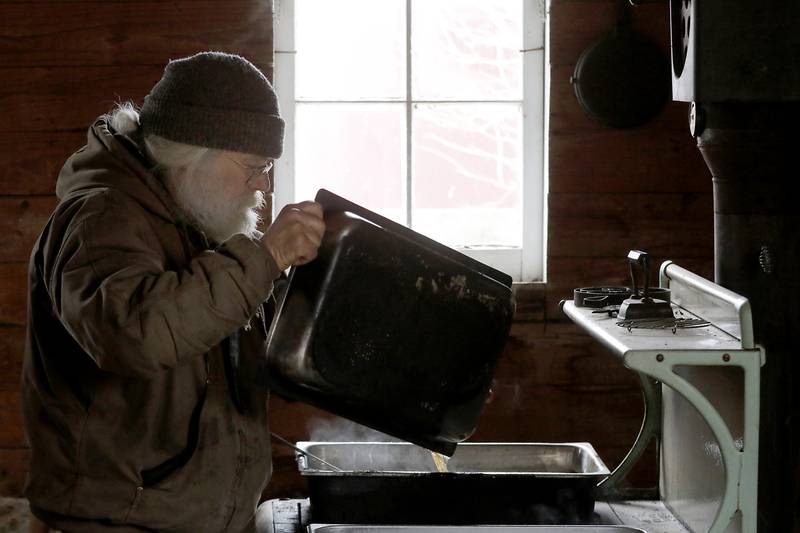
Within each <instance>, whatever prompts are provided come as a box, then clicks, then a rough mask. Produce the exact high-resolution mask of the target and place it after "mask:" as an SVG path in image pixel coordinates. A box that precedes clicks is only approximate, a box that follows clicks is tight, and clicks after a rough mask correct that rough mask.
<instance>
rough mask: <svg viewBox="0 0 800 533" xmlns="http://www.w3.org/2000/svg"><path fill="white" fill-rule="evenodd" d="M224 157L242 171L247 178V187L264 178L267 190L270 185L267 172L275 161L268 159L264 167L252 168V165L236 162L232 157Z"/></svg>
mask: <svg viewBox="0 0 800 533" xmlns="http://www.w3.org/2000/svg"><path fill="white" fill-rule="evenodd" d="M225 157H227V158H228V159H230V160H231V161H233V162H234V163H236V164H237V165H238V166H240V167H241V168H243V169H244V171H245V176H247V184H248V185H252V184H253V183H254V182H255V180H257V179H258V178H264V179H265V180H267V188H269V185H270V183H269V171H270V170H271V169H272V167H273V165H275V161H273V160H272V159H268V160H267V164H266V165H264V166H252V165H245V164H244V163H242V162H240V161H237V160H235V159H234V158H232V157H228V156H227V155H226V156H225Z"/></svg>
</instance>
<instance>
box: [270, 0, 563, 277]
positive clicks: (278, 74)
mask: <svg viewBox="0 0 800 533" xmlns="http://www.w3.org/2000/svg"><path fill="white" fill-rule="evenodd" d="M522 1H523V18H524V22H523V49H522V50H521V53H522V54H523V61H522V64H523V65H522V72H523V89H522V91H523V92H522V94H523V100H522V146H523V163H522V168H523V172H522V179H523V184H522V226H523V227H522V246H521V247H486V248H481V247H468V248H462V247H457V248H456V249H457V250H458V251H459V252H461V253H464V254H466V255H468V256H470V257H472V258H474V259H477V260H478V261H481V262H483V263H486V264H489V265H491V266H493V267H494V268H497V269H499V270H501V271H503V272H506V273H507V274H509V275H511V277H512V278H513V279H514V281H517V282H519V281H524V282H530V281H544V279H545V274H546V272H545V266H546V246H547V239H546V220H547V205H546V202H545V198H546V194H545V188H546V179H545V170H546V168H547V150H546V144H547V143H546V135H545V131H546V128H547V114H546V101H545V94H546V88H547V87H548V86H549V76H548V74H549V73H548V72H547V70H546V68H545V66H546V64H545V58H546V54H545V46H544V44H545V37H546V35H545V33H546V32H545V26H546V25H545V13H544V4H543V3H542V2H540V1H537V0H522ZM411 2H412V0H406V14H407V15H406V21H407V23H406V32H407V33H408V32H409V31H410V29H409V25H408V24H409V21H410V13H411V11H410V9H411ZM294 5H295V0H276V1H275V2H274V8H275V13H274V23H273V49H274V56H275V59H274V82H275V89H276V91H277V93H278V103H279V105H280V109H281V114H282V115H283V117H284V119H285V121H286V129H285V138H284V144H283V157H281V158H280V159H278V160H277V161H276V162H275V167H274V169H273V172H274V187H275V189H274V191H275V193H274V198H273V203H272V206H273V216H274V215H275V214H276V213H278V212H279V211H280V210H281V208H283V206H285V205H286V204H289V203H292V202H295V201H297V199H296V198H295V179H294V154H295V83H294V82H295V56H296V53H297V52H296V49H295V16H294V14H295V10H294ZM407 57H408V56H407ZM407 60H410V58H408V59H407ZM409 70H410V69H409ZM407 76H408V73H407ZM407 100H408V95H407ZM409 113H410V111H409ZM407 121H408V122H407V124H409V129H408V131H407V138H409V139H410V136H411V133H412V132H411V130H410V122H411V121H410V117H409V118H408V119H407ZM409 143H410V140H409ZM406 150H407V154H411V150H412V148H411V145H410V144H409V145H408V146H407V148H406ZM407 157H410V155H407ZM407 166H408V168H409V169H410V168H411V165H410V162H409V164H407Z"/></svg>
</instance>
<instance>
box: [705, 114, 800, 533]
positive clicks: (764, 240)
mask: <svg viewBox="0 0 800 533" xmlns="http://www.w3.org/2000/svg"><path fill="white" fill-rule="evenodd" d="M693 105H694V104H693ZM692 120H693V122H694V124H693V129H694V133H695V136H697V144H698V147H699V149H700V151H701V153H702V154H703V158H704V159H705V161H706V164H707V165H708V167H709V169H710V170H711V174H712V176H713V181H714V275H715V278H716V282H717V283H718V284H720V285H722V286H724V287H726V288H728V289H730V290H732V291H734V292H736V293H739V294H741V295H743V296H746V297H747V298H748V299H749V300H750V304H751V308H752V312H753V327H754V334H755V341H756V343H758V344H760V345H762V346H763V347H764V348H765V350H766V355H767V357H766V364H765V365H764V367H763V368H762V371H761V414H760V417H761V420H760V442H759V482H758V487H759V488H758V492H759V493H758V531H759V532H762V533H772V532H785V533H790V532H794V533H800V206H798V203H799V202H800V195H798V191H800V166H799V165H798V163H800V142H798V140H797V130H798V128H800V102H786V103H752V102H751V103H720V104H708V105H700V104H697V105H696V106H695V108H694V109H693V116H692ZM746 445H747V443H745V446H746Z"/></svg>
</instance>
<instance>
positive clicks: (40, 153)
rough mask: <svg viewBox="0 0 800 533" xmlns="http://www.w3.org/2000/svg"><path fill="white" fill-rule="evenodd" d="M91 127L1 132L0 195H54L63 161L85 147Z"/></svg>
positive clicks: (87, 125)
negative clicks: (87, 130)
mask: <svg viewBox="0 0 800 533" xmlns="http://www.w3.org/2000/svg"><path fill="white" fill-rule="evenodd" d="M0 90H1V89H0ZM0 105H2V104H0ZM98 114H99V113H98ZM88 127H89V124H86V125H85V126H84V127H83V130H81V131H71V132H52V133H51V132H42V133H38V132H37V133H31V132H0V195H31V194H53V193H54V192H55V188H56V178H58V173H59V172H60V171H61V167H62V166H63V164H64V161H65V160H66V159H67V157H69V156H70V155H71V154H72V153H73V152H75V151H76V150H78V148H80V147H81V146H83V145H84V144H86V133H85V130H86V129H87V128H88ZM0 128H2V126H0Z"/></svg>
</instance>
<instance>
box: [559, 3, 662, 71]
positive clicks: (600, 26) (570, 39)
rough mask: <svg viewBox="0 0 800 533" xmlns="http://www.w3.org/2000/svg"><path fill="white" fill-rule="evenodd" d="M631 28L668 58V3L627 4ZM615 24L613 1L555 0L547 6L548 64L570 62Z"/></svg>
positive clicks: (609, 30) (572, 62)
mask: <svg viewBox="0 0 800 533" xmlns="http://www.w3.org/2000/svg"><path fill="white" fill-rule="evenodd" d="M627 9H628V11H629V13H630V15H631V23H632V27H633V29H634V30H636V31H637V32H640V33H642V34H644V35H645V36H647V37H649V38H650V40H652V41H653V43H654V44H656V45H657V46H658V47H659V48H661V50H662V51H663V53H664V57H665V58H669V53H670V47H669V44H670V39H669V6H668V4H667V3H666V2H662V3H656V2H646V3H644V4H642V5H640V6H637V7H635V8H634V7H631V6H627ZM615 24H616V2H614V1H613V0H611V1H610V0H605V1H600V2H584V1H581V2H575V1H563V2H562V1H556V2H553V4H552V6H551V8H550V35H551V44H552V46H551V48H550V64H551V65H553V66H561V65H574V64H575V63H577V61H578V58H579V57H580V55H581V53H582V52H583V51H584V49H586V47H588V46H589V45H590V44H592V43H593V42H594V41H595V40H597V39H599V38H601V37H603V36H604V35H607V34H608V33H610V32H612V31H613V29H614V26H615Z"/></svg>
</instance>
